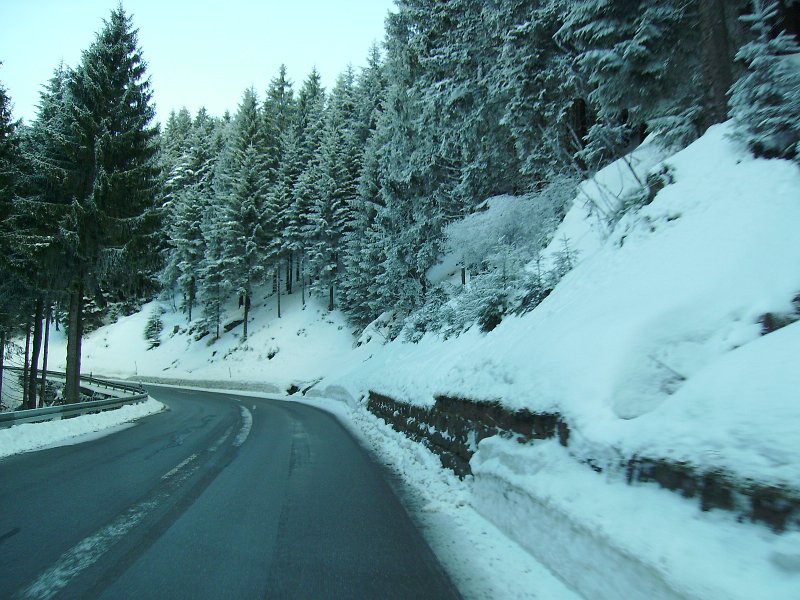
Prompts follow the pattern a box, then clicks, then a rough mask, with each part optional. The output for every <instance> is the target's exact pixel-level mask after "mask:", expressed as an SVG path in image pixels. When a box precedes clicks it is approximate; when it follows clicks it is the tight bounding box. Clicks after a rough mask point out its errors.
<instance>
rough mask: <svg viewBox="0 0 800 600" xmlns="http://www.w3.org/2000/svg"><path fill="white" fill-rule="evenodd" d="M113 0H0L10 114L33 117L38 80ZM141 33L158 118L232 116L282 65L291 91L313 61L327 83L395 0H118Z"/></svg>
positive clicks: (70, 53) (363, 47) (373, 33)
mask: <svg viewBox="0 0 800 600" xmlns="http://www.w3.org/2000/svg"><path fill="white" fill-rule="evenodd" d="M117 3H118V0H0V61H1V62H2V63H3V65H2V66H1V67H0V83H2V84H3V86H5V88H6V90H7V91H8V93H9V95H10V96H11V100H12V102H13V104H14V115H15V117H17V118H24V119H25V120H26V121H30V120H32V119H33V118H34V117H35V116H36V104H37V103H38V101H39V91H40V89H41V85H42V84H43V83H45V82H46V81H47V80H48V79H49V78H50V77H51V76H52V74H53V70H54V69H55V68H56V66H57V65H58V64H59V62H60V61H61V60H62V59H63V61H64V62H65V63H66V64H67V65H70V66H76V65H77V64H78V62H79V61H80V53H81V51H82V50H84V49H86V48H87V47H88V46H89V45H90V44H91V43H92V41H93V40H94V37H95V33H96V32H97V31H99V30H100V28H101V27H102V24H103V23H102V20H103V19H104V18H108V15H109V14H110V12H111V9H112V8H113V7H115V6H116V5H117ZM123 6H124V7H125V10H126V11H127V12H128V13H129V14H131V15H133V21H134V25H135V26H136V27H137V28H138V29H139V44H140V45H141V47H142V50H143V52H144V57H145V60H146V61H147V63H148V65H149V68H148V72H149V74H150V76H151V78H152V83H153V88H154V91H155V101H156V104H157V109H158V117H159V119H161V120H163V119H165V118H166V117H167V115H168V114H169V111H170V110H171V109H176V110H177V109H178V108H180V107H181V106H184V105H185V106H186V107H187V108H189V110H191V111H192V113H194V112H195V111H196V110H197V109H198V108H200V106H205V107H206V108H207V109H208V110H209V111H210V112H211V113H212V114H217V115H221V114H222V113H223V112H224V111H225V109H230V110H231V112H233V111H235V110H236V107H237V105H238V103H239V100H240V98H241V95H242V92H243V91H244V89H245V88H247V87H249V86H251V85H252V86H254V87H255V89H256V90H257V91H258V92H259V94H260V95H263V93H264V90H265V89H266V87H267V84H268V83H269V80H270V79H271V78H272V77H273V76H274V75H275V74H276V73H277V71H278V67H279V66H280V64H281V63H282V62H283V63H285V64H286V66H287V68H288V70H289V77H290V78H291V79H292V81H294V83H295V89H298V88H299V86H300V84H301V83H302V81H303V79H305V77H306V76H307V75H308V73H309V71H310V70H311V68H312V67H313V66H316V67H317V69H318V70H319V71H320V73H321V75H322V80H323V84H324V85H325V87H326V88H327V89H330V88H331V87H332V86H333V84H334V82H335V81H336V77H337V75H338V74H339V73H341V72H342V71H343V70H344V69H345V67H346V66H347V64H348V63H352V64H353V65H354V66H355V67H360V66H362V65H363V64H364V63H365V59H366V56H367V52H368V50H369V47H370V46H371V45H372V43H373V42H378V43H380V42H382V41H383V35H384V34H383V22H384V18H385V16H386V13H387V12H388V11H389V10H390V9H391V8H392V7H393V6H394V2H393V0H345V1H340V2H335V1H326V0H261V1H259V0H222V1H211V0H124V1H123Z"/></svg>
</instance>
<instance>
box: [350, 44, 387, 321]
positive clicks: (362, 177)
mask: <svg viewBox="0 0 800 600" xmlns="http://www.w3.org/2000/svg"><path fill="white" fill-rule="evenodd" d="M387 85H388V84H387V81H386V75H385V70H384V67H383V64H382V61H381V58H380V52H379V50H378V47H377V46H373V47H372V48H371V49H370V52H369V55H368V58H367V67H366V68H365V69H364V70H363V71H362V72H361V76H360V78H359V80H358V86H357V90H356V95H357V101H356V106H357V113H358V122H357V127H358V134H357V139H358V140H359V142H361V145H362V146H363V155H362V159H361V171H360V173H359V177H358V187H357V191H356V195H355V197H354V199H353V200H352V202H351V206H350V210H351V213H352V221H351V226H350V228H349V229H348V231H347V232H346V233H345V235H344V238H343V240H342V259H341V261H342V273H341V277H340V283H339V295H340V298H341V302H340V304H341V308H342V310H343V311H345V312H346V313H347V315H348V316H349V317H350V318H351V319H353V320H354V321H355V322H357V323H359V324H361V325H367V324H368V323H369V322H370V321H372V320H373V319H374V318H375V317H376V316H377V315H376V314H374V309H375V310H378V309H377V307H374V306H373V305H374V303H376V301H377V297H376V295H375V294H374V290H373V289H372V286H373V285H374V282H375V279H376V277H377V276H378V274H379V269H380V265H381V263H382V262H383V259H384V257H383V256H382V255H381V254H380V247H381V244H380V243H379V239H378V235H379V233H378V231H377V229H376V228H375V217H376V214H377V210H378V206H377V204H376V203H377V202H379V201H380V200H379V186H380V181H379V174H378V154H377V153H378V152H379V150H380V148H381V145H382V142H381V140H380V138H379V137H378V136H376V130H377V127H378V122H379V121H380V119H381V118H382V115H383V104H384V101H385V97H386V87H387Z"/></svg>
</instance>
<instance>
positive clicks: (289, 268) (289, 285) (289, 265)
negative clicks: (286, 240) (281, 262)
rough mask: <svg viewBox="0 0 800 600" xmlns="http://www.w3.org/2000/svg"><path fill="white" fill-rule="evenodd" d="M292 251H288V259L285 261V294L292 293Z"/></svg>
mask: <svg viewBox="0 0 800 600" xmlns="http://www.w3.org/2000/svg"><path fill="white" fill-rule="evenodd" d="M292 258H293V257H292V253H291V252H289V259H288V261H287V262H286V294H287V295H288V296H291V295H292Z"/></svg>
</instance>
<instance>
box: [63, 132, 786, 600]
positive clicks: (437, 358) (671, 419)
mask: <svg viewBox="0 0 800 600" xmlns="http://www.w3.org/2000/svg"><path fill="white" fill-rule="evenodd" d="M728 132H729V126H728V125H721V126H717V127H714V128H712V129H711V130H710V131H709V132H708V133H707V134H706V135H705V136H704V137H703V138H701V139H700V140H699V141H697V142H696V143H695V144H693V145H692V146H690V147H689V148H687V149H685V150H684V151H682V152H679V153H678V154H675V155H673V156H664V154H663V152H662V151H660V150H659V149H658V147H657V146H656V145H655V144H645V145H643V146H642V147H640V148H639V149H638V150H637V151H636V152H635V153H634V154H633V155H632V156H630V157H628V158H627V159H626V160H625V161H619V162H617V163H615V164H613V165H611V166H609V167H608V168H606V169H604V170H603V171H602V172H601V173H599V174H598V176H597V177H596V178H595V179H594V180H593V181H590V182H586V183H585V184H584V185H583V186H582V188H581V192H580V194H579V195H578V197H577V199H576V200H575V201H574V203H573V204H572V207H571V209H570V210H569V212H568V213H567V216H566V218H565V219H564V221H563V223H562V225H561V226H560V228H559V230H558V231H556V233H555V235H554V236H553V242H552V244H551V246H550V247H549V248H548V249H547V250H546V251H545V253H544V255H545V259H547V257H548V256H551V257H552V256H554V255H555V254H556V253H557V252H558V251H559V249H560V248H561V245H562V244H563V240H564V239H565V238H566V239H567V240H569V244H570V247H571V248H572V249H573V250H576V251H577V252H578V256H577V260H578V264H577V266H576V267H575V268H574V269H573V270H572V271H571V272H570V273H568V274H567V275H566V277H564V279H562V280H561V282H560V283H559V284H558V286H557V287H556V289H555V290H554V291H553V293H552V294H551V295H550V296H549V297H548V298H547V299H546V300H545V301H544V302H543V303H542V304H541V305H539V306H538V307H537V308H536V309H535V310H533V311H531V312H530V313H528V314H525V315H522V316H510V317H506V318H505V319H504V320H503V322H502V323H501V324H500V325H499V326H498V327H497V328H495V329H494V330H493V331H491V332H490V333H483V332H481V331H479V330H478V328H477V327H475V328H473V329H471V330H469V331H468V332H466V333H464V334H462V335H461V336H458V337H451V338H449V339H446V340H445V339H442V338H441V337H440V336H438V335H435V334H428V335H426V336H425V337H423V338H422V339H421V340H420V341H419V342H418V343H410V342H407V341H404V340H403V339H402V338H401V339H398V340H395V341H393V342H389V343H387V342H386V340H385V338H383V337H382V336H381V335H380V331H381V328H380V327H378V326H375V327H371V328H370V329H369V331H368V335H365V336H362V337H361V341H362V342H363V343H362V344H360V345H358V346H356V344H355V341H356V340H355V338H354V332H353V331H352V329H351V328H350V327H349V326H348V325H347V324H346V322H345V320H344V318H343V317H342V315H340V314H339V313H336V312H334V313H332V314H328V313H327V311H325V310H324V302H323V301H322V300H317V299H312V300H311V301H309V303H308V305H307V306H306V308H305V309H302V307H301V306H300V301H299V300H300V297H299V294H297V293H296V294H293V295H292V296H291V297H286V296H284V298H283V307H282V308H283V316H282V318H281V319H278V318H277V315H276V313H275V306H274V304H275V298H274V296H269V295H266V294H261V295H259V296H257V297H256V302H254V306H253V322H252V323H251V327H250V331H251V334H250V336H249V338H248V341H247V343H246V345H242V344H240V343H239V340H238V333H239V331H240V329H241V328H237V329H234V330H233V331H231V332H229V333H226V334H224V335H223V336H222V339H221V340H219V341H217V342H215V343H213V344H211V345H209V344H208V341H207V340H208V338H207V337H206V338H204V339H202V340H200V341H199V342H195V341H193V339H192V337H191V336H190V335H189V334H188V333H187V332H186V323H185V319H184V318H183V317H182V316H181V315H180V314H178V313H176V312H173V311H171V309H170V308H169V307H166V308H167V310H168V312H167V313H166V314H165V315H164V316H163V317H162V319H163V321H164V333H163V334H162V336H161V340H162V343H161V345H160V346H159V347H158V348H155V349H153V350H147V342H146V341H145V339H144V335H143V331H144V327H145V323H146V321H147V318H148V316H149V314H150V312H151V311H152V310H153V308H154V307H153V306H148V307H146V309H145V310H144V311H143V312H142V313H140V314H138V315H133V316H131V317H127V318H124V319H121V320H120V322H119V323H117V324H116V325H114V326H111V327H105V328H101V329H100V330H98V331H95V332H92V333H91V334H89V335H88V336H87V339H86V341H85V352H84V364H83V366H84V369H85V370H86V371H93V372H94V373H102V374H104V375H107V376H126V377H131V376H135V375H139V376H160V377H167V378H174V379H179V380H219V381H228V382H231V387H235V385H234V384H236V383H237V382H263V383H269V384H273V385H274V387H275V389H276V390H286V389H288V388H289V386H291V385H293V384H294V385H298V386H299V387H303V386H305V385H310V384H311V383H314V382H316V381H318V380H320V382H319V383H318V384H317V385H316V386H315V387H314V388H313V389H312V390H311V392H310V393H311V394H314V395H316V396H319V397H321V398H327V399H328V400H319V402H321V403H322V404H324V405H326V406H330V407H336V406H339V408H341V409H342V410H345V408H344V405H346V406H347V411H349V412H347V414H348V415H349V416H347V417H346V418H347V419H349V420H350V421H351V422H353V423H355V424H356V425H357V426H358V428H359V429H360V430H361V431H362V432H365V434H364V435H366V436H367V439H368V440H370V443H372V444H374V446H375V447H376V448H377V450H376V451H377V452H379V453H382V454H381V455H382V456H384V457H385V460H386V461H387V462H391V463H392V465H393V466H394V468H395V469H396V470H397V471H398V472H399V473H401V474H402V475H403V476H404V477H405V478H406V480H408V481H409V482H411V483H410V484H409V485H411V486H412V488H414V489H417V490H418V493H417V497H418V498H420V502H421V505H422V506H423V510H421V511H420V514H422V515H423V517H422V521H423V523H424V525H425V526H426V528H428V532H427V533H428V537H429V539H430V540H431V544H432V546H433V547H434V549H436V550H437V552H438V553H439V554H440V556H442V555H445V556H446V555H447V552H448V549H447V548H448V545H449V544H452V545H453V548H451V550H452V552H453V553H452V557H451V558H449V559H448V558H446V557H445V558H443V561H444V562H445V564H446V565H447V566H448V568H449V569H450V571H451V573H452V572H459V569H461V571H460V572H461V573H462V576H463V577H470V576H471V577H473V578H475V580H474V581H472V582H471V584H469V585H474V588H473V589H474V590H475V592H474V594H472V593H467V595H468V596H469V597H476V598H477V597H535V596H533V595H530V596H525V595H524V593H523V592H522V591H520V590H525V589H535V588H526V586H527V585H528V584H527V583H524V584H523V585H522V586H521V587H518V588H516V590H517V591H516V592H513V591H512V590H511V588H503V587H502V585H503V584H502V583H500V580H501V579H503V580H515V579H520V580H521V581H523V582H527V581H528V580H526V579H525V578H524V577H523V576H522V575H521V573H523V572H524V571H526V570H528V571H529V573H534V575H532V577H534V578H537V577H539V575H538V574H536V573H537V568H539V567H538V566H537V563H536V562H535V561H534V562H531V563H527V562H526V561H527V560H528V557H527V556H526V555H523V554H521V550H520V547H525V548H526V549H527V550H528V551H529V552H530V553H532V554H533V555H534V556H535V557H536V558H537V559H538V560H539V561H540V562H542V563H544V564H545V565H547V566H548V567H549V568H550V569H551V570H553V571H554V572H555V573H557V574H558V576H559V577H560V578H562V579H563V580H565V581H568V582H569V583H570V584H571V585H572V587H573V588H574V589H577V590H578V591H580V592H581V593H582V594H583V595H585V596H586V597H589V598H620V597H629V598H643V599H644V598H648V599H649V598H697V599H701V598H702V599H704V600H705V599H708V600H711V599H717V598H731V599H735V598H742V599H744V598H755V597H768V598H775V599H784V598H785V599H789V598H792V599H796V598H798V597H800V533H798V532H789V533H784V534H780V535H778V534H775V533H773V532H771V531H769V530H768V529H766V528H765V527H764V526H761V525H755V524H751V523H737V522H736V520H735V519H734V517H733V516H732V515H731V514H729V513H724V512H722V511H710V512H707V513H703V512H700V510H699V509H698V507H697V504H696V501H692V500H688V499H684V498H682V497H680V496H679V495H677V494H673V493H671V492H668V491H665V490H661V489H659V488H657V487H656V486H654V485H635V486H629V485H627V484H626V483H625V480H624V475H623V474H622V473H620V472H619V470H618V469H615V468H614V467H615V466H616V465H618V464H620V463H621V462H622V461H624V460H626V459H628V458H631V457H634V456H645V457H649V458H664V459H668V460H673V461H682V462H685V463H688V464H689V465H692V466H693V467H695V468H697V469H699V470H700V471H723V472H726V473H728V474H730V475H732V476H734V477H736V478H739V479H741V480H743V481H752V482H757V483H760V484H763V485H783V486H786V487H788V488H790V489H794V490H797V488H798V487H800V436H798V435H797V431H798V426H800V403H798V402H797V390H798V389H800V369H797V368H796V364H795V363H796V357H797V355H798V351H800V324H798V323H795V324H791V325H788V326H787V327H784V328H783V329H780V330H778V331H776V332H774V333H770V334H768V335H765V336H762V335H761V324H760V322H759V320H760V318H761V317H762V315H764V314H766V313H773V314H777V315H791V314H793V313H794V312H795V307H794V306H793V304H792V301H793V299H794V298H795V296H796V295H797V294H798V292H800V272H799V271H798V269H797V265H798V264H800V236H798V235H797V224H798V223H800V202H798V200H800V170H798V168H797V166H796V165H795V164H792V163H790V162H786V161H778V160H761V159H754V158H752V157H751V156H749V155H748V153H747V152H746V151H745V150H744V149H743V148H741V147H739V146H738V145H736V144H735V143H734V142H732V141H730V140H729V139H728V137H727V135H728ZM656 171H659V172H664V173H666V174H665V175H664V179H665V180H666V182H667V183H668V185H666V186H665V187H664V188H663V189H662V190H661V191H660V192H659V193H658V194H657V196H656V197H655V199H654V200H653V201H652V202H651V203H650V204H647V205H646V206H644V207H642V208H641V209H639V210H637V211H635V212H631V213H629V214H627V215H625V216H623V217H622V218H621V220H619V221H618V222H616V223H615V224H614V225H613V226H612V227H609V226H606V225H605V224H604V223H603V221H602V220H600V219H599V218H598V214H599V213H602V212H613V211H614V210H615V209H616V208H617V204H616V203H617V202H618V200H617V198H619V197H625V196H629V195H630V194H632V193H633V192H635V191H636V189H637V188H639V187H640V182H642V181H645V179H646V177H647V174H648V173H649V172H656ZM634 173H635V175H634ZM450 264H451V265H454V264H455V263H454V262H452V261H451V263H450ZM531 268H532V267H531ZM440 270H447V269H440ZM238 312H239V311H238V307H236V306H231V307H230V310H229V311H228V313H227V320H228V321H230V320H232V319H234V318H236V317H237V316H238ZM239 318H240V317H239ZM270 356H272V358H270ZM50 364H51V365H53V368H60V367H61V366H63V344H62V346H61V347H59V344H58V343H55V344H54V345H53V347H52V352H51V356H50ZM369 390H375V391H378V392H382V393H384V394H387V395H390V396H392V397H394V398H396V399H398V400H405V401H409V402H413V403H417V404H422V405H430V404H432V403H433V400H434V396H435V395H437V394H449V395H456V396H462V397H466V398H472V399H476V400H478V399H480V400H498V401H500V402H501V403H503V404H504V405H506V406H507V407H508V408H510V409H518V408H527V409H530V410H533V411H547V412H552V411H557V412H559V413H560V414H562V415H563V417H564V418H565V419H566V420H567V421H568V422H569V425H570V430H571V437H570V446H569V449H568V450H566V449H564V448H562V447H561V446H559V445H557V444H556V443H550V442H542V443H536V444H533V445H520V444H516V443H508V442H505V441H502V440H496V439H489V440H485V441H484V442H482V443H481V444H480V446H479V450H478V452H477V454H476V456H475V457H474V458H473V461H472V468H473V471H474V473H475V475H474V477H472V478H468V479H467V480H465V481H464V482H459V481H457V480H455V479H453V478H452V477H450V476H449V475H448V474H446V473H443V472H442V471H441V469H440V468H439V467H438V465H437V464H436V460H435V459H434V458H433V457H432V456H430V455H429V454H427V450H425V449H424V448H421V447H420V446H419V445H418V444H415V443H413V442H410V441H408V440H405V439H401V438H399V437H398V436H396V435H394V434H393V433H391V432H390V431H387V428H386V427H385V426H384V425H382V424H381V423H379V422H377V420H376V419H374V418H372V417H370V416H369V415H368V414H367V413H366V412H365V409H364V400H365V397H366V394H367V392H368V391H369ZM331 399H333V400H340V401H344V402H343V403H337V402H332V401H331ZM337 410H338V409H337ZM587 457H591V458H592V459H593V460H594V461H595V462H596V463H597V462H598V461H599V462H600V465H601V466H604V467H608V468H606V469H605V470H604V472H603V474H597V473H595V472H594V471H592V470H591V469H588V468H587V467H585V466H584V465H582V464H580V460H581V459H585V458H587ZM414 482H416V483H414ZM415 486H416V487H415ZM426 506H427V507H428V509H429V510H427V511H426V510H425V509H424V507H426ZM476 511H477V512H476ZM477 513H480V514H481V515H483V516H484V517H486V518H488V519H489V520H491V521H492V522H494V523H495V524H496V525H497V526H498V527H499V528H501V529H503V530H504V531H505V532H506V533H507V534H509V535H510V536H512V537H514V538H515V539H516V540H517V541H518V542H519V544H520V546H516V545H515V544H514V543H513V542H502V543H501V542H500V541H496V542H495V541H493V542H487V545H485V546H484V545H482V544H481V541H480V540H485V539H491V540H500V539H501V537H494V536H495V535H496V530H492V531H489V529H490V527H489V526H488V524H486V521H485V520H484V519H482V518H481V517H479V516H478V514H477ZM424 515H427V516H424ZM473 519H474V520H473ZM476 523H479V525H475V524H476ZM448 527H449V528H450V530H449V531H450V532H451V533H450V534H448V535H450V536H451V537H450V538H448V537H447V536H446V535H445V536H444V537H443V538H442V539H441V540H438V537H437V536H439V534H440V532H442V531H448ZM481 528H483V529H486V530H487V533H486V535H487V536H489V537H488V538H484V537H483V534H482V533H476V532H479V531H480V530H481ZM453 532H461V533H453ZM459 537H462V538H463V539H464V540H469V541H468V542H459V541H458V539H459ZM437 540H438V541H437ZM447 540H450V541H447ZM498 544H499V545H498ZM503 544H505V545H503ZM467 545H469V546H470V547H471V550H465V549H464V546H467ZM501 546H502V548H501ZM492 548H494V549H492ZM482 553H485V556H486V557H487V558H486V559H485V560H484V559H482V558H481V555H482ZM513 556H516V557H518V560H519V562H517V559H514V558H512V557H513ZM488 557H492V558H488ZM532 565H533V566H532ZM482 569H483V570H484V573H485V572H489V571H491V572H497V573H503V576H502V578H499V579H498V580H497V582H496V583H482V582H481V581H478V579H479V578H480V575H479V573H481V570H482ZM470 573H471V574H472V575H469V574H470ZM541 578H544V576H541ZM456 579H457V580H458V577H456ZM492 581H494V580H492ZM548 581H550V580H548ZM552 581H553V585H554V586H557V585H559V584H558V581H557V580H555V579H553V580H552ZM462 585H463V586H466V587H469V585H467V584H464V582H463V581H462ZM509 585H511V584H509ZM497 586H501V587H497ZM545 589H547V588H546V587H545ZM555 589H556V588H553V589H552V590H551V591H550V592H547V591H544V592H540V593H539V596H538V597H542V598H566V597H568V592H565V591H563V590H562V591H555Z"/></svg>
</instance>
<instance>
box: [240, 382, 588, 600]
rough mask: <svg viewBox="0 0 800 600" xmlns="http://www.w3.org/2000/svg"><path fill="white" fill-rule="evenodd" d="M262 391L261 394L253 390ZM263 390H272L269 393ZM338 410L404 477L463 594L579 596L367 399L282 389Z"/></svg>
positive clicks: (568, 599)
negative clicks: (355, 402)
mask: <svg viewBox="0 0 800 600" xmlns="http://www.w3.org/2000/svg"><path fill="white" fill-rule="evenodd" d="M253 395H257V394H253ZM263 397H273V398H274V396H269V395H264V396H263ZM282 399H283V400H286V401H291V402H299V403H302V404H306V405H309V406H313V407H316V408H319V409H321V410H325V411H327V412H329V413H331V414H332V415H334V416H335V417H336V418H337V419H339V421H340V422H341V423H342V425H343V426H344V427H345V428H347V429H348V430H349V431H350V432H352V433H353V434H354V435H355V436H356V437H357V438H358V439H360V440H361V442H362V444H363V445H364V446H365V447H366V448H367V449H369V450H371V451H372V453H373V454H374V455H375V456H376V457H377V459H378V460H379V461H380V462H381V463H383V464H384V465H385V466H387V467H388V468H389V469H390V470H391V471H392V472H393V473H394V474H395V475H397V476H398V477H399V478H400V480H401V481H402V483H403V488H402V489H401V490H398V492H399V494H400V495H401V496H402V497H403V500H404V504H406V506H407V507H408V508H409V510H410V513H411V515H412V517H413V518H414V519H415V520H416V521H417V523H418V525H419V526H420V527H421V529H422V532H423V535H424V536H425V539H426V541H427V542H428V544H429V545H430V547H431V549H432V550H433V553H434V554H435V555H436V557H437V558H438V559H439V561H440V562H441V564H442V566H443V567H444V569H445V571H446V572H447V573H448V575H449V576H450V578H451V579H452V581H453V583H454V584H455V586H456V587H457V588H458V590H459V592H461V594H462V595H463V596H464V598H465V599H466V600H494V599H495V598H516V599H519V600H534V599H539V600H579V599H580V598H581V596H579V595H578V594H576V593H575V592H573V591H572V590H570V589H569V588H568V587H567V586H566V585H565V584H564V583H563V582H562V581H561V580H560V579H558V578H557V577H556V576H555V575H553V573H551V572H550V571H549V570H548V569H547V568H546V567H544V566H543V564H542V563H540V562H539V561H538V560H536V559H535V558H534V557H533V556H532V555H531V554H530V553H528V552H527V551H526V550H525V549H523V548H522V547H520V546H519V545H518V544H517V543H516V542H514V541H513V539H511V538H509V537H508V536H507V534H506V533H504V532H502V531H500V530H499V529H498V528H497V527H496V526H495V525H493V524H492V523H491V522H490V521H489V520H488V519H486V518H485V517H483V516H482V515H480V514H479V513H478V512H477V511H476V510H475V509H474V508H473V507H472V506H471V504H470V501H471V498H472V486H473V482H472V479H471V478H468V479H466V480H463V481H462V480H460V479H458V477H456V476H455V475H454V474H453V473H452V472H450V471H448V470H446V469H443V468H442V466H441V463H440V462H439V458H438V457H437V456H436V455H434V454H433V453H432V452H430V450H428V449H427V448H425V447H424V446H423V445H422V444H419V443H417V442H414V441H412V440H410V439H409V438H407V437H406V436H405V435H403V434H401V433H398V432H396V431H395V430H393V429H392V428H391V427H389V426H388V425H386V423H384V421H383V420H382V419H378V418H377V417H375V416H374V415H372V414H371V413H370V412H368V411H367V410H366V409H365V408H364V407H363V406H355V407H353V408H350V407H348V406H347V404H346V403H345V402H343V401H340V400H331V399H326V398H321V397H317V398H309V397H285V398H282Z"/></svg>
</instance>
